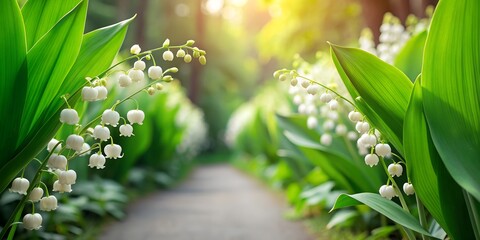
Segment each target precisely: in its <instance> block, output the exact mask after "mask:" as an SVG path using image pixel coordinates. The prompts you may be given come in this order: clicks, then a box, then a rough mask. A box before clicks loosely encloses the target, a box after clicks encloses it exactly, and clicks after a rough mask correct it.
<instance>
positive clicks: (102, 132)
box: [93, 125, 110, 141]
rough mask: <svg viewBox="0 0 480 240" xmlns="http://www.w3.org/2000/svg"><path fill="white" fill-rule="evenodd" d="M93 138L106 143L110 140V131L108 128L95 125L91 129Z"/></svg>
mask: <svg viewBox="0 0 480 240" xmlns="http://www.w3.org/2000/svg"><path fill="white" fill-rule="evenodd" d="M93 138H94V139H100V141H107V140H108V139H110V129H108V127H102V125H97V126H95V128H94V129H93Z"/></svg>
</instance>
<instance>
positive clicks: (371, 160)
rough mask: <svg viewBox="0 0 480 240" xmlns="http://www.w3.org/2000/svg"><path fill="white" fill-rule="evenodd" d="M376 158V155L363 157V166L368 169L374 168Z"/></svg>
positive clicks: (376, 162) (376, 161)
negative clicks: (365, 165)
mask: <svg viewBox="0 0 480 240" xmlns="http://www.w3.org/2000/svg"><path fill="white" fill-rule="evenodd" d="M378 161H379V159H378V156H377V155H376V154H367V155H365V164H367V165H368V166H370V167H373V166H376V165H377V164H378Z"/></svg>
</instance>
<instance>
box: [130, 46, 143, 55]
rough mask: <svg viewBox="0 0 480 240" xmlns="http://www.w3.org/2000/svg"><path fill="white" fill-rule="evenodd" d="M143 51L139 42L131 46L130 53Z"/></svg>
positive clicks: (134, 53)
mask: <svg viewBox="0 0 480 240" xmlns="http://www.w3.org/2000/svg"><path fill="white" fill-rule="evenodd" d="M141 51H142V49H141V48H140V46H139V45H138V44H135V45H133V46H132V47H131V48H130V53H131V54H133V55H137V54H139V53H140V52H141Z"/></svg>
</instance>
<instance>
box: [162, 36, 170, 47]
mask: <svg viewBox="0 0 480 240" xmlns="http://www.w3.org/2000/svg"><path fill="white" fill-rule="evenodd" d="M169 46H170V39H168V38H167V39H165V41H164V42H163V44H162V47H163V48H167V47H169Z"/></svg>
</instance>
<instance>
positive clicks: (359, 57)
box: [331, 45, 413, 154]
mask: <svg viewBox="0 0 480 240" xmlns="http://www.w3.org/2000/svg"><path fill="white" fill-rule="evenodd" d="M331 53H332V58H333V61H334V63H335V66H336V68H337V70H338V72H339V73H340V76H341V77H342V80H343V82H344V84H345V85H346V86H347V89H348V90H349V92H350V95H351V96H352V97H353V98H354V99H355V98H357V97H359V96H360V97H362V99H363V100H364V101H365V102H366V104H368V106H369V107H370V108H371V109H372V110H373V111H375V112H376V113H377V114H378V116H381V119H382V120H383V122H384V123H385V124H383V125H380V126H377V125H375V127H376V128H378V130H380V132H382V133H383V134H384V135H387V136H388V135H395V136H396V138H398V139H400V141H399V142H392V144H393V145H394V146H395V148H396V149H397V150H398V151H399V152H400V153H401V154H402V153H403V146H402V145H401V139H402V135H403V117H404V115H405V112H406V110H407V105H408V100H409V96H410V92H411V90H412V88H413V84H412V82H411V81H410V80H409V79H408V77H407V76H406V75H405V74H404V73H402V72H401V71H400V70H398V69H397V68H395V67H393V66H391V65H389V64H387V63H385V62H383V61H382V60H380V59H379V58H377V57H375V56H374V55H372V54H370V53H368V52H365V51H363V50H360V49H356V48H344V47H339V46H336V45H331ZM367 117H368V116H367ZM385 126H387V128H383V129H382V127H385Z"/></svg>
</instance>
